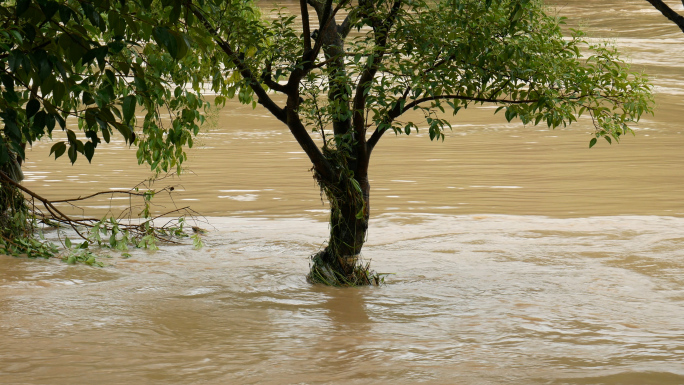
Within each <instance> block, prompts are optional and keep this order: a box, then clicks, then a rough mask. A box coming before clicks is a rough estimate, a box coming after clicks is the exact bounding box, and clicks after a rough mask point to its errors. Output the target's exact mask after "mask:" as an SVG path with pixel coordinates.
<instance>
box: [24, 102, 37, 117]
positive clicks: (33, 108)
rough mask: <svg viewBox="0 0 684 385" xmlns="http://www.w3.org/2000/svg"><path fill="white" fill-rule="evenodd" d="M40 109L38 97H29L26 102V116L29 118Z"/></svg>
mask: <svg viewBox="0 0 684 385" xmlns="http://www.w3.org/2000/svg"><path fill="white" fill-rule="evenodd" d="M38 110H40V102H39V101H38V99H31V100H29V102H28V103H26V117H27V118H31V117H33V115H35V114H36V112H38Z"/></svg>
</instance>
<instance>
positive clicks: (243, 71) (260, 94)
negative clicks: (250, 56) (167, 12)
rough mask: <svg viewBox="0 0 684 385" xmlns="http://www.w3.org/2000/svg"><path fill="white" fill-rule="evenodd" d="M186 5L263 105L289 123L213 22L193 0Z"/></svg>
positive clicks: (281, 110)
mask: <svg viewBox="0 0 684 385" xmlns="http://www.w3.org/2000/svg"><path fill="white" fill-rule="evenodd" d="M186 5H187V6H188V8H189V9H190V11H191V12H192V13H193V15H195V17H197V19H198V20H199V21H200V22H201V23H202V25H204V28H205V29H206V30H207V32H208V33H209V34H211V36H212V38H213V39H214V41H215V42H216V44H218V46H219V47H220V48H221V50H222V51H223V52H225V53H226V55H228V57H230V58H231V60H232V61H233V63H235V65H236V66H237V68H238V70H239V71H240V75H242V77H243V78H245V79H246V80H247V81H248V82H249V86H250V87H251V88H252V90H253V91H254V93H255V94H256V95H257V98H258V102H259V104H261V105H262V106H264V107H266V109H267V110H268V111H269V112H270V113H271V114H273V116H275V117H276V118H277V119H278V120H280V121H281V122H284V123H287V116H286V113H285V110H284V109H283V108H281V107H280V106H278V105H277V104H276V103H275V102H274V101H273V99H271V98H270V97H269V96H268V93H267V92H266V90H264V89H263V87H261V84H260V83H259V80H258V79H257V77H256V76H255V75H254V74H253V73H252V70H250V69H249V67H248V66H247V64H246V63H245V62H244V60H242V58H241V55H240V54H239V53H238V52H235V51H234V50H233V49H232V48H231V46H230V44H228V42H226V41H225V40H223V38H221V36H220V35H219V32H218V30H217V29H216V28H215V27H214V26H213V25H212V24H211V22H210V21H209V19H207V17H206V16H205V15H204V13H203V12H202V10H201V9H199V8H198V7H197V6H195V5H194V4H193V3H192V1H186Z"/></svg>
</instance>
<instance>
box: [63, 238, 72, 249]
mask: <svg viewBox="0 0 684 385" xmlns="http://www.w3.org/2000/svg"><path fill="white" fill-rule="evenodd" d="M64 245H65V246H66V247H67V249H70V248H71V239H69V237H65V238H64Z"/></svg>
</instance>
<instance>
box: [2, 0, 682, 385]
mask: <svg viewBox="0 0 684 385" xmlns="http://www.w3.org/2000/svg"><path fill="white" fill-rule="evenodd" d="M671 3H672V4H673V6H677V7H679V8H678V9H680V10H681V5H680V4H679V5H678V4H676V2H671ZM550 4H552V5H554V6H556V7H557V8H556V9H558V12H560V13H561V14H563V15H567V16H569V17H570V19H569V20H568V24H569V26H574V25H578V24H581V25H584V26H585V28H586V29H588V30H589V31H590V34H591V36H592V38H609V39H613V40H614V41H615V42H616V44H618V45H619V46H620V47H621V49H622V50H623V51H624V52H625V53H626V55H627V56H628V57H629V60H630V61H631V62H632V63H633V65H634V67H635V68H636V69H637V70H643V71H646V72H647V73H649V74H652V79H653V82H654V84H655V85H656V91H657V95H656V99H657V102H658V108H657V111H656V115H655V116H653V117H651V116H649V117H646V119H644V120H643V121H642V122H641V123H640V124H639V125H638V126H637V127H636V130H635V131H636V136H634V137H632V136H628V137H626V138H624V139H623V141H622V142H621V143H620V144H619V145H612V146H611V145H608V144H607V143H599V145H598V146H597V147H595V148H593V149H588V142H589V139H590V138H591V132H592V130H593V128H592V126H591V125H590V122H588V121H580V122H579V123H578V124H575V125H573V126H571V127H568V128H565V129H557V130H555V131H549V130H546V129H544V128H543V127H525V126H523V125H521V124H506V123H505V121H504V119H503V117H500V116H497V117H494V118H492V112H493V110H492V109H489V108H481V109H472V110H469V111H467V113H465V114H463V115H460V116H459V117H457V118H456V119H455V120H454V130H453V132H451V133H449V134H447V138H446V141H445V142H444V143H433V142H430V141H429V139H428V137H427V135H424V134H420V135H412V136H410V137H394V136H391V135H388V136H386V137H385V138H384V139H383V141H382V142H381V143H380V144H379V145H378V147H377V149H376V150H375V151H374V155H373V159H372V165H371V179H372V181H371V184H372V192H371V194H372V195H371V199H372V206H371V207H372V222H371V229H370V232H369V236H368V243H367V246H366V247H365V249H364V256H365V258H366V259H370V260H372V264H373V266H374V267H375V269H376V270H378V271H380V272H387V273H391V274H390V275H388V276H387V283H388V284H387V285H385V286H381V287H374V288H359V289H334V288H326V287H320V286H312V285H309V284H307V283H306V282H305V281H304V274H305V272H306V271H307V269H308V262H307V258H306V257H307V256H308V255H310V254H312V253H314V252H315V251H317V250H319V249H320V248H321V247H323V242H324V241H325V238H326V233H327V231H328V229H327V224H326V223H325V220H326V216H327V213H326V211H327V210H326V205H325V204H323V202H321V197H320V194H319V192H318V190H317V188H316V186H315V183H314V181H313V179H312V178H311V174H310V172H308V171H307V170H308V169H309V168H310V165H309V163H308V161H307V160H306V158H305V155H304V154H303V152H302V151H301V149H300V148H299V147H298V146H297V144H296V142H295V141H294V140H293V139H292V138H291V137H290V136H289V133H288V131H287V129H286V128H285V127H284V126H282V125H280V124H279V123H277V122H276V121H275V120H274V119H273V118H271V117H269V116H268V114H267V112H265V111H264V110H262V109H259V108H257V109H256V110H252V109H251V107H247V106H240V105H237V104H234V103H229V104H228V108H226V109H224V110H222V111H221V112H220V113H219V114H218V116H217V117H216V120H215V124H213V125H209V126H207V127H205V132H204V133H203V136H202V138H201V139H200V140H199V142H200V146H199V147H198V148H197V149H193V150H191V151H190V159H189V163H188V166H189V167H190V169H191V171H192V172H189V173H187V174H186V175H184V176H183V177H182V178H181V179H177V178H174V179H171V178H169V179H166V180H164V181H161V182H159V183H158V184H157V186H165V185H175V186H176V192H175V193H174V194H173V195H172V197H173V199H171V198H168V197H164V196H161V197H158V198H160V200H159V202H160V203H161V204H163V207H158V208H157V210H159V211H161V210H166V209H172V208H175V207H182V206H185V205H191V207H192V208H193V209H195V210H196V211H198V212H200V213H202V214H204V215H206V216H207V218H206V221H207V222H205V223H202V224H201V226H202V227H206V228H208V229H209V230H210V232H209V233H208V235H207V236H206V237H205V243H206V247H205V248H203V249H201V250H199V251H197V250H193V249H192V248H191V247H190V246H164V247H162V249H161V250H160V251H158V252H144V251H135V252H132V254H133V256H132V257H131V258H128V259H124V258H122V257H121V256H120V255H118V254H116V253H112V258H105V259H104V261H105V262H106V263H107V265H108V266H107V267H106V268H103V269H97V268H90V267H86V266H67V265H65V264H63V263H61V262H59V261H56V260H50V261H43V260H39V261H34V260H26V259H21V258H11V257H0V383H8V384H92V383H101V384H124V383H126V384H128V383H146V384H155V383H158V384H170V383H173V384H224V383H240V384H287V383H307V384H324V383H334V384H347V383H351V384H356V383H358V384H361V383H363V384H367V383H374V384H386V383H398V384H413V383H427V384H445V383H454V384H682V383H684V366H682V364H681V363H682V362H684V321H683V320H684V278H682V277H684V235H683V233H682V229H684V203H682V197H683V196H684V178H683V177H684V171H683V170H684V167H682V165H684V151H682V148H684V135H682V132H683V131H684V127H683V124H682V120H681V117H680V116H681V110H682V108H681V107H682V105H681V96H682V94H684V66H683V65H682V63H684V35H683V34H682V33H681V32H680V31H679V30H678V29H677V28H676V26H674V25H673V24H670V23H669V22H668V21H667V20H666V19H664V18H663V17H662V16H661V15H660V14H659V13H658V12H657V11H654V10H652V9H651V8H649V5H648V3H647V2H645V1H637V0H632V1H604V2H583V1H554V2H550ZM414 136H418V137H414ZM49 146H51V143H47V142H46V143H39V144H37V145H36V146H34V148H33V149H32V150H31V152H30V153H29V159H28V160H29V162H28V165H27V166H28V167H27V170H26V175H27V181H25V185H26V186H29V187H30V188H33V189H35V190H36V191H38V192H40V193H41V195H44V196H46V197H49V198H51V199H60V198H65V197H73V196H77V195H86V194H88V193H91V192H95V191H100V190H107V189H116V188H130V187H131V186H133V185H135V184H137V183H138V182H140V181H141V180H143V179H145V178H147V177H149V173H148V171H147V170H146V169H145V168H144V167H139V166H137V164H136V161H135V159H134V158H135V157H134V150H132V149H128V148H126V147H125V146H123V144H122V143H118V144H114V145H110V146H105V147H103V148H102V150H101V151H99V153H98V154H97V155H96V157H95V158H94V160H93V163H94V164H93V165H91V166H89V165H87V164H83V163H80V164H77V165H75V166H70V165H68V163H67V162H68V161H67V160H66V159H60V160H58V161H57V162H55V161H54V160H51V159H50V158H49V157H48V156H47V153H48V152H49ZM123 207H126V202H124V201H123V200H107V199H101V200H95V201H89V202H85V203H84V204H83V208H82V209H76V208H70V207H67V206H63V208H64V209H65V210H69V211H70V212H72V213H74V214H79V213H82V214H84V215H88V216H93V215H103V214H105V213H106V212H107V211H109V210H111V211H112V212H116V211H117V210H118V209H121V208H123ZM47 235H48V237H55V234H53V233H48V234H47Z"/></svg>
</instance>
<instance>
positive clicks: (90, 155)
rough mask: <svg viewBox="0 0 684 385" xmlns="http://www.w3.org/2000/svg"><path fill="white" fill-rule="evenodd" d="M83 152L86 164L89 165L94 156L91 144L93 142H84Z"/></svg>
mask: <svg viewBox="0 0 684 385" xmlns="http://www.w3.org/2000/svg"><path fill="white" fill-rule="evenodd" d="M83 150H84V154H85V157H86V159H88V163H91V160H92V159H93V154H95V145H94V144H93V142H86V143H85V145H84V146H83Z"/></svg>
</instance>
